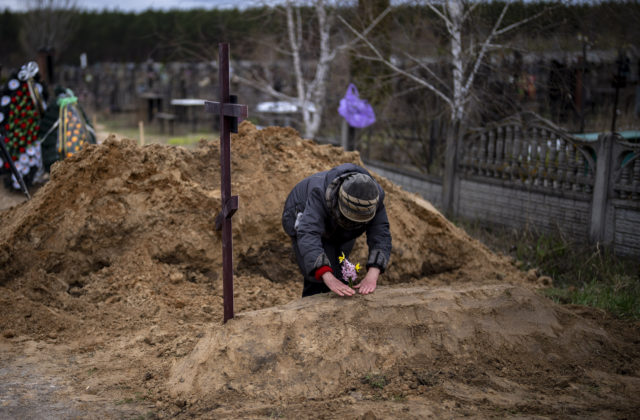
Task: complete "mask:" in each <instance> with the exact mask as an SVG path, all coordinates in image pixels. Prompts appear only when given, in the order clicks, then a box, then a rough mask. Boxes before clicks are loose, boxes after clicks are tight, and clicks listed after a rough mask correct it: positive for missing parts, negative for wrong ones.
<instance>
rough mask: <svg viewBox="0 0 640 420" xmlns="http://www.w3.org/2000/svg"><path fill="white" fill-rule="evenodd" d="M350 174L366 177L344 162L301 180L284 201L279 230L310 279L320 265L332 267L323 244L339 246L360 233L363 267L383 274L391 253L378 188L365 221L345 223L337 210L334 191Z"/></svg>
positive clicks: (382, 204) (389, 235)
mask: <svg viewBox="0 0 640 420" xmlns="http://www.w3.org/2000/svg"><path fill="white" fill-rule="evenodd" d="M352 172H359V173H363V174H367V175H370V174H369V173H368V172H367V171H366V170H365V169H363V168H361V167H360V166H357V165H354V164H352V163H345V164H342V165H340V166H337V167H335V168H333V169H331V170H329V171H324V172H319V173H316V174H314V175H311V176H310V177H307V178H305V179H303V180H302V181H300V182H299V183H298V184H297V185H296V186H295V187H294V188H293V190H292V191H291V193H289V196H288V197H287V200H286V201H285V204H284V211H283V213H282V227H283V228H284V231H285V232H286V233H287V234H288V235H289V236H291V237H292V238H294V239H295V240H296V242H297V245H298V249H299V251H300V253H301V254H302V257H303V259H304V267H305V270H306V272H307V273H306V274H308V275H311V276H313V274H314V272H315V270H316V269H318V268H320V267H322V266H324V265H328V266H331V265H332V264H331V262H330V261H329V258H328V257H327V255H326V254H325V252H324V249H323V243H326V244H331V245H335V246H339V245H341V244H344V243H346V242H349V241H351V240H353V239H355V238H357V237H358V236H360V235H362V234H363V233H364V232H366V233H367V245H368V246H369V258H368V260H367V268H369V267H371V266H373V267H378V268H379V269H380V270H381V271H382V272H384V270H385V269H386V267H387V263H388V262H389V256H390V254H391V233H390V231H389V220H388V218H387V211H386V209H385V206H384V191H383V189H382V187H381V186H380V185H379V184H378V189H379V191H380V196H379V200H378V208H377V210H376V215H375V217H374V218H373V219H371V220H370V221H369V222H367V223H354V222H350V221H347V220H346V219H344V218H343V217H342V216H341V215H340V212H339V210H338V204H337V200H338V190H339V189H340V185H341V184H342V181H343V180H344V178H346V176H348V175H349V173H352ZM298 215H300V216H298ZM297 218H298V223H297V226H296V219H297Z"/></svg>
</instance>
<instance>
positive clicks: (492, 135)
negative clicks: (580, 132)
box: [368, 114, 640, 257]
mask: <svg viewBox="0 0 640 420" xmlns="http://www.w3.org/2000/svg"><path fill="white" fill-rule="evenodd" d="M458 162H459V166H458V171H457V174H456V188H455V192H456V197H455V214H456V215H458V216H462V217H465V218H470V219H476V220H480V221H485V222H489V223H494V224H500V225H504V226H510V227H513V228H517V229H521V228H525V227H527V226H528V227H532V228H535V229H537V230H541V231H548V232H552V231H555V230H558V229H559V230H560V231H562V232H563V233H564V234H567V235H569V236H571V237H573V238H574V239H575V240H577V241H587V240H589V241H591V242H592V243H601V244H608V245H611V246H612V247H613V249H614V251H615V252H616V253H617V254H620V255H628V256H638V257H640V143H636V142H632V141H626V140H624V139H623V138H622V137H621V136H620V135H619V134H616V133H607V134H602V135H600V136H599V137H598V138H597V139H593V140H583V139H580V138H577V137H574V136H572V135H570V134H568V133H566V132H563V131H562V130H560V129H558V128H557V127H554V126H553V124H552V123H550V122H548V121H546V120H544V119H542V118H539V117H536V116H532V115H529V114H523V115H520V116H518V117H512V118H510V119H507V120H504V121H501V122H499V123H496V124H493V125H491V126H487V127H484V128H483V129H480V130H473V131H470V132H468V133H467V135H466V136H465V138H464V141H463V145H462V148H461V155H460V157H459V159H458ZM368 165H369V166H370V167H371V168H372V169H373V170H374V171H378V172H379V173H380V174H381V175H384V176H386V177H388V178H390V179H391V180H392V181H394V182H396V183H399V184H400V185H403V186H405V188H406V189H408V190H410V191H414V192H418V193H420V194H422V195H423V196H424V197H425V198H426V199H428V200H430V201H432V202H433V204H434V205H436V206H438V205H439V204H440V203H441V201H440V200H438V199H437V197H436V196H435V195H434V192H435V191H440V190H441V183H439V182H434V180H432V179H428V178H425V177H424V176H414V177H412V176H411V175H409V174H407V173H406V172H405V173H400V172H397V171H395V172H394V171H393V169H392V168H389V167H388V166H382V165H380V164H377V163H376V162H368ZM409 178H412V179H411V180H409Z"/></svg>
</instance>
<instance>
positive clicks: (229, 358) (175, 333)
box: [0, 123, 639, 418]
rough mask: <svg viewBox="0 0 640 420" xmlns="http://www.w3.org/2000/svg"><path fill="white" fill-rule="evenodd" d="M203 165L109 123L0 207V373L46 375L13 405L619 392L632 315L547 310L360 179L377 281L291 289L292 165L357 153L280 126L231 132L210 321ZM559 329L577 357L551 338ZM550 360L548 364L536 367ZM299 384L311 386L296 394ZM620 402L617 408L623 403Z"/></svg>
mask: <svg viewBox="0 0 640 420" xmlns="http://www.w3.org/2000/svg"><path fill="white" fill-rule="evenodd" d="M218 162H219V149H218V144H217V141H212V142H207V141H202V142H201V143H200V144H199V146H198V148H197V149H195V150H187V149H183V148H175V147H168V146H160V145H148V146H145V147H139V146H137V145H136V144H135V143H134V142H132V141H130V140H122V141H120V140H117V139H116V138H115V137H110V138H109V139H107V140H106V141H104V142H103V144H101V145H97V146H91V147H88V148H87V149H85V150H83V151H82V152H81V153H79V154H77V155H74V156H73V157H71V158H70V159H67V160H65V161H63V162H60V163H57V164H56V165H54V167H53V170H52V174H51V180H50V182H49V183H48V184H47V185H45V186H44V187H43V188H41V189H40V190H39V191H38V192H37V193H36V194H35V196H34V197H33V199H32V200H30V201H29V202H26V203H23V204H20V205H18V206H16V207H13V208H11V209H9V210H7V211H4V212H2V213H0V217H1V223H0V333H1V334H0V361H1V362H2V366H3V369H1V370H0V382H3V383H6V384H16V383H19V381H21V380H22V379H20V378H25V377H27V376H28V377H41V378H49V379H48V380H49V382H48V383H51V384H53V385H55V386H54V387H48V386H43V387H40V388H38V389H37V390H34V389H29V384H24V386H18V387H13V385H11V386H10V387H5V388H2V387H0V388H2V393H11V392H14V391H11V390H12V389H22V390H24V392H25V395H27V397H25V398H26V399H25V401H31V400H29V397H28V396H29V395H31V394H32V393H33V392H36V391H37V392H44V393H45V394H46V393H47V392H49V394H46V395H42V398H36V399H35V400H33V401H36V402H37V406H38V409H39V410H42V406H43V404H44V405H46V404H50V403H51V401H53V402H54V403H55V401H56V399H59V400H61V401H65V403H66V404H63V405H61V406H60V407H67V406H69V407H70V408H69V409H68V410H69V411H67V413H66V414H67V415H65V414H64V412H63V413H61V414H60V416H61V417H65V416H67V417H71V416H72V414H73V416H75V415H76V413H85V414H86V416H85V417H89V418H90V417H92V416H93V417H95V418H99V417H104V416H103V415H102V414H101V413H111V414H113V413H118V410H119V407H122V408H123V409H122V410H121V411H120V417H130V416H132V415H141V414H143V415H147V414H149V412H151V414H153V415H156V416H158V417H165V416H180V415H184V416H186V417H188V416H191V415H197V414H199V415H202V416H207V415H208V413H209V411H211V410H213V409H215V410H216V415H217V416H218V417H225V416H226V417H238V416H240V417H262V416H264V417H273V416H274V415H275V416H286V417H294V416H299V415H302V416H309V415H310V413H313V414H314V415H315V414H318V417H322V416H334V415H343V416H347V417H354V416H357V415H361V414H362V415H368V414H367V409H370V408H371V407H374V408H376V407H377V408H376V409H379V410H380V412H381V413H386V415H388V416H391V415H392V414H391V413H395V414H393V417H403V416H404V417H407V416H408V415H401V416H398V415H396V414H397V413H398V412H399V413H400V414H402V413H404V414H406V412H405V411H404V410H405V409H407V410H409V411H411V412H413V411H415V413H418V414H416V415H418V416H420V417H423V416H424V415H426V414H429V413H432V414H433V413H436V411H438V410H441V409H440V408H439V409H438V410H436V411H434V409H433V404H434V403H436V404H439V406H440V405H441V406H442V407H448V408H447V410H452V411H453V412H455V413H460V414H468V413H471V414H473V413H474V412H479V413H481V414H487V413H493V410H503V409H504V407H508V409H509V410H512V409H514V407H515V408H517V407H519V406H520V405H522V407H523V410H524V412H533V413H541V414H545V413H547V411H544V410H548V412H549V413H552V414H558V413H564V412H565V411H562V410H565V409H567V407H568V409H575V410H577V412H580V413H584V412H587V413H589V412H591V411H589V410H592V411H593V412H596V413H599V414H602V413H605V414H606V413H609V411H610V410H614V408H613V407H615V404H617V401H618V400H617V399H615V398H617V397H615V398H614V396H615V395H617V394H619V395H631V394H629V393H630V392H636V391H637V390H638V386H637V383H638V382H637V381H638V372H639V368H638V361H637V360H638V350H637V347H638V342H637V339H636V341H633V340H631V341H630V339H628V337H634V336H635V337H637V336H638V334H637V328H636V327H627V326H625V327H624V328H623V327H620V328H618V327H616V328H615V332H612V330H611V329H607V330H606V333H603V332H602V330H601V329H599V327H598V326H597V324H590V323H588V322H587V321H586V320H584V319H583V318H581V317H571V316H569V315H567V313H566V311H565V312H563V311H562V310H560V309H559V307H557V306H556V305H554V304H552V303H550V302H547V301H545V300H543V299H541V298H539V297H537V296H536V295H535V294H533V293H532V292H531V291H530V290H529V289H526V288H523V287H524V286H525V285H526V286H532V287H536V286H537V282H538V281H539V280H538V278H537V276H536V275H535V274H533V273H529V274H527V275H525V274H523V273H521V272H519V271H518V270H517V269H515V268H514V267H513V266H512V264H511V262H510V261H509V260H508V259H506V258H504V257H501V256H497V255H495V254H493V253H491V252H490V251H489V250H487V249H486V248H485V247H484V246H482V245H481V244H480V243H479V242H477V241H475V240H473V239H471V238H470V237H468V236H467V235H466V234H465V233H464V232H463V231H462V230H460V229H458V228H456V227H455V226H454V225H453V224H451V223H450V222H449V221H447V220H446V219H445V218H444V217H443V216H442V215H441V214H440V213H438V212H437V211H436V210H435V209H434V208H433V207H432V206H431V205H430V204H429V203H427V202H426V201H424V200H422V199H420V198H418V197H417V196H415V195H412V194H408V193H406V192H405V191H403V190H402V189H400V188H399V187H397V186H395V185H393V184H392V183H390V182H388V181H387V180H385V179H383V178H380V177H377V179H378V181H379V182H380V183H381V184H382V186H383V187H384V189H385V191H386V193H387V212H388V215H389V219H390V225H391V231H392V236H393V252H392V255H391V261H390V266H389V269H388V271H387V272H386V273H385V274H384V275H383V276H382V277H381V282H380V283H381V289H380V290H379V291H377V292H376V294H374V295H373V296H367V297H363V296H357V297H355V298H353V299H337V298H335V297H333V296H330V295H327V296H318V297H313V298H309V299H305V300H299V299H298V297H299V296H300V293H301V289H302V284H301V279H300V275H299V273H298V272H297V268H296V264H295V262H294V260H293V258H292V252H291V249H290V244H289V240H288V238H287V236H286V235H285V233H284V232H283V231H282V228H281V225H280V214H281V211H282V206H283V203H284V200H285V197H286V195H287V194H288V192H289V191H290V189H291V188H292V187H293V186H294V185H295V183H296V182H298V181H299V180H300V179H302V178H304V177H305V176H307V175H310V174H312V173H314V172H317V171H321V170H326V169H329V168H331V167H333V166H336V165H339V164H341V163H345V162H353V163H359V164H361V161H360V159H359V156H358V154H357V153H345V152H344V151H343V150H342V149H340V148H336V147H333V146H319V145H317V144H315V143H314V142H311V141H308V140H303V139H301V138H300V137H299V136H298V134H297V132H295V131H294V130H291V129H283V128H277V127H271V128H267V129H264V130H257V129H256V128H255V127H254V126H252V125H251V124H249V123H243V124H242V125H241V127H240V133H239V134H238V135H235V136H233V137H232V181H233V187H232V190H233V193H234V194H237V195H238V196H239V197H240V209H239V210H238V212H237V213H236V214H235V216H234V219H233V239H234V269H235V271H236V276H235V285H234V286H235V288H234V291H235V306H236V313H237V314H238V318H237V319H235V320H233V321H232V322H230V323H228V324H226V325H222V324H221V318H222V298H221V295H222V286H221V253H222V252H221V235H220V233H219V232H216V231H215V230H214V219H215V216H216V212H217V210H218V209H219V208H220V185H219V178H220V177H219V165H218ZM374 175H375V174H374ZM366 251H367V250H366V245H365V244H364V240H361V241H359V242H358V243H357V244H356V248H355V249H354V253H353V255H352V257H351V259H352V260H353V261H354V262H357V261H360V262H362V261H364V260H365V259H366ZM434 287H437V289H433V288H434ZM405 289H406V290H405ZM287 303H289V305H288V306H277V305H284V304H287ZM494 307H495V309H494ZM265 308H270V309H265ZM261 309H265V311H264V312H250V311H254V310H261ZM529 315H531V320H535V321H531V320H527V319H526V316H529ZM511 317H515V319H513V320H511ZM367 318H370V320H371V322H367ZM320 321H322V322H323V325H329V326H331V329H326V328H325V329H322V328H321V326H320V325H318V323H319V322H320ZM598 322H601V321H598ZM583 323H585V324H583ZM449 324H451V325H449ZM538 324H539V325H538ZM536 325H538V329H536ZM616 325H618V324H616ZM625 325H626V324H625ZM520 328H522V329H523V330H522V331H520V330H519V329H520ZM301 334H304V335H305V336H304V337H302V336H301ZM323 334H324V335H323ZM634 334H635V335H634ZM579 337H582V339H583V341H584V343H586V347H585V350H584V351H583V352H582V353H580V352H576V351H575V350H571V348H572V346H573V343H578V342H579ZM224 340H228V342H225V343H224V344H223V341H224ZM598 340H600V341H598ZM196 343H199V344H198V347H197V350H196V352H195V353H193V354H192V355H191V352H192V350H193V349H194V346H195V345H196ZM343 343H344V347H341V346H342V344H343ZM598 343H600V344H598ZM630 343H631V344H630ZM552 345H557V346H558V349H559V350H558V351H556V352H555V353H549V354H551V356H548V355H546V354H545V355H543V356H541V357H542V359H540V360H541V361H539V362H538V361H536V362H535V363H534V360H536V359H535V356H534V355H535V353H536V351H538V352H540V353H544V352H542V350H549V349H550V348H551V347H552ZM576 345H577V344H576ZM507 350H508V351H507ZM598 351H599V352H600V353H598ZM492 352H495V353H497V354H498V355H497V356H496V357H495V358H492V357H491V356H489V354H491V353H492ZM554 355H555V356H554ZM187 356H188V357H187ZM547 356H548V357H551V359H545V358H544V357H547ZM185 357H186V358H185ZM465 357H467V359H465ZM554 358H555V359H554ZM183 359H184V360H183ZM552 359H553V360H555V361H556V362H557V363H559V366H562V369H560V370H559V371H553V370H552V371H551V372H547V371H545V370H544V369H547V367H548V366H550V363H553V360H552ZM556 359H557V360H556ZM345 360H347V362H345ZM465 361H466V362H465ZM595 361H599V363H601V365H602V366H603V367H602V368H601V369H602V372H604V373H602V375H601V376H602V378H603V381H604V382H598V387H599V388H597V389H598V392H597V393H595V394H594V396H592V398H587V397H588V395H587V394H586V392H587V391H585V389H587V388H588V387H592V388H593V386H594V383H595V382H589V381H590V380H591V379H588V380H587V379H585V380H584V381H583V380H582V379H579V378H581V377H582V376H580V375H582V373H578V372H584V371H586V370H589V369H591V367H592V366H594V365H595V363H596V362H595ZM463 362H464V363H463ZM173 365H176V367H175V368H174V370H173V373H171V366H173ZM410 366H415V368H412V370H408V369H409V367H410ZM4 367H6V368H4ZM13 367H16V368H13ZM17 367H19V368H20V369H21V370H20V369H17ZM405 368H406V369H405ZM432 368H433V369H432ZM436 368H437V369H436ZM616 369H619V370H620V372H622V373H619V374H618V376H615V375H616V374H615V373H614V372H617V371H616ZM485 371H489V372H492V373H490V374H489V377H488V378H489V379H487V377H485V376H483V375H484V374H483V373H482V372H485ZM25 372H27V373H26V374H25ZM541 372H544V373H541ZM589 372H591V371H589ZM594 372H595V371H594ZM25 375H26V376H25ZM380 375H382V376H380ZM405 375H409V376H408V378H413V379H406V378H405ZM412 375H413V376H412ZM589 375H592V376H589V378H595V377H596V376H597V375H598V373H597V372H596V373H593V374H592V373H590V374H589ZM593 375H595V376H593ZM383 377H384V378H383ZM542 377H544V380H542V379H541V378H542ZM514 378H519V379H518V380H516V379H514ZM548 378H551V379H548ZM576 378H578V379H576ZM383 379H384V380H383ZM547 379H548V380H547ZM16 381H18V382H16ZM278 381H280V382H278ZM287 381H291V384H289V383H288V382H287ZM363 381H364V382H363ZM388 381H389V384H391V385H388V386H387V384H386V383H387V382H388ZM545 381H546V382H545ZM549 381H555V382H553V383H554V384H555V385H554V388H553V390H554V391H553V392H547V391H546V387H547V385H548V384H549V383H551V382H549ZM594 381H595V380H594ZM285 382H286V383H285ZM383 382H384V385H383ZM463 384H464V385H463ZM474 384H476V385H477V386H480V387H483V386H485V385H486V387H487V389H488V390H487V391H486V392H485V391H483V392H485V393H484V394H481V393H478V394H473V395H484V396H483V397H482V399H481V400H480V401H478V400H477V399H474V398H476V397H473V398H472V397H468V398H467V397H466V396H465V394H464V392H466V391H464V390H465V389H471V388H468V387H471V386H476V385H474ZM483 384H485V385H483ZM602 384H606V386H605V385H602ZM576 386H577V387H578V388H575V387H576ZM465 387H467V388H465ZM512 387H519V388H517V389H519V390H521V391H522V393H521V394H518V395H519V396H518V397H517V398H515V400H509V401H510V402H509V401H507V402H506V403H504V404H503V402H504V401H503V400H501V399H500V398H507V396H506V395H505V394H504V392H502V391H501V390H505V389H510V388H512ZM585 387H586V388H585ZM172 388H175V389H176V391H175V392H170V390H171V389H172ZM592 388H589V389H592ZM49 389H55V390H57V391H55V392H56V394H55V395H52V394H50V392H53V391H47V390H49ZM576 389H577V391H576ZM345 390H346V391H347V392H349V395H347V396H345V394H344V392H345ZM460 390H463V391H460ZM16 392H17V391H16ZM21 392H22V391H21ZM474 392H475V391H474ZM478 392H479V391H478ZM492 392H494V393H495V395H496V399H492V397H491V395H494V394H491V393H492ZM628 392H629V393H628ZM551 393H552V394H554V395H555V394H558V397H557V399H555V400H553V399H552V400H551V401H552V402H553V401H555V402H553V403H550V404H546V405H544V406H543V407H544V409H542V410H537V411H535V410H533V411H531V409H530V407H531V403H530V398H533V397H535V398H537V397H538V396H540V397H541V398H542V397H544V398H551V397H552V395H550V394H551ZM489 394H491V395H489ZM596 394H597V395H596ZM308 396H311V397H313V398H315V399H314V400H310V401H302V400H303V399H305V398H307V397H308ZM247 397H251V398H252V399H255V400H256V402H255V404H248V403H247V401H246V398H247ZM11 398H12V399H13V400H14V401H18V400H19V399H18V398H17V397H15V396H14V397H11ZM11 398H10V399H11ZM211 398H213V399H215V401H211ZM478 398H479V397H478ZM611 398H614V399H611ZM485 399H486V401H485ZM564 399H566V401H565V400H564ZM609 400H611V401H616V402H615V403H610V402H607V401H609ZM627 400H628V402H627V403H625V404H622V405H621V406H620V407H622V408H620V410H622V411H621V412H622V413H627V412H629V411H628V410H629V407H630V406H631V405H634V404H636V405H637V399H634V398H632V397H629V398H628V399H627ZM3 401H4V400H3ZM19 401H22V400H19ZM501 401H502V402H501ZM562 401H565V402H562ZM283 404H288V406H287V407H288V408H287V407H285V406H284V405H283ZM554 404H555V405H554ZM563 404H565V405H563ZM612 404H613V405H612ZM216 405H218V408H215V407H216ZM97 406H100V407H101V408H100V410H101V411H99V412H97V411H93V412H92V411H91V410H92V407H97ZM11 407H12V408H11V410H14V411H10V412H6V411H3V408H2V406H0V417H3V415H7V416H8V415H11V416H14V417H15V416H17V417H33V416H32V415H30V414H33V413H30V412H29V411H28V410H27V411H23V412H20V411H19V410H20V406H19V405H18V406H15V405H11ZM238 407H243V409H244V410H245V411H244V412H242V413H241V412H240V411H238ZM429 407H431V408H429ZM124 408H126V410H125V409H124ZM15 410H18V411H15ZM203 410H205V411H203ZM398 410H403V411H398ZM474 410H475V411H474ZM478 410H480V411H478ZM527 410H529V411H527ZM608 410H609V411H608ZM614 411H615V410H614ZM438 412H439V413H441V412H440V411H438ZM15 413H18V414H15ZM238 413H241V414H238ZM340 413H341V414H340ZM111 414H110V415H109V416H111ZM436 414H437V413H436ZM113 417H118V414H113ZM369 417H370V416H369Z"/></svg>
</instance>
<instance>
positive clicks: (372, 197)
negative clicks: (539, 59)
mask: <svg viewBox="0 0 640 420" xmlns="http://www.w3.org/2000/svg"><path fill="white" fill-rule="evenodd" d="M378 196H379V194H378V184H376V182H375V181H374V180H373V178H371V177H370V176H369V175H365V174H361V173H354V174H353V175H350V176H348V177H347V178H346V179H345V180H344V181H343V182H342V185H341V186H340V191H339V193H338V207H339V209H340V213H342V215H343V216H344V217H346V218H347V219H349V220H351V221H353V222H358V223H365V222H368V221H369V220H371V219H373V218H374V217H375V215H376V209H377V208H378Z"/></svg>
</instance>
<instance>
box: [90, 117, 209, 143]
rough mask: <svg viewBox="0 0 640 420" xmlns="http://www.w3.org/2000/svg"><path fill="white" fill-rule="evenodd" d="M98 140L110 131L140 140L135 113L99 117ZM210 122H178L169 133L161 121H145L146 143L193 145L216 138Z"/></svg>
mask: <svg viewBox="0 0 640 420" xmlns="http://www.w3.org/2000/svg"><path fill="white" fill-rule="evenodd" d="M96 122H97V124H96V125H97V127H96V128H97V131H98V141H103V140H104V139H105V138H106V136H108V135H109V134H110V133H115V134H117V135H118V136H119V137H123V138H128V139H132V140H136V141H140V126H139V125H138V121H137V118H136V115H134V114H110V115H107V116H103V117H99V118H98V119H97V121H96ZM207 125H208V124H204V122H200V124H199V125H198V126H197V127H195V130H194V127H193V125H192V124H181V123H178V122H176V123H175V126H174V130H173V133H169V128H168V127H166V128H165V130H163V127H162V124H161V122H160V121H152V122H150V123H149V122H146V121H145V122H144V123H143V131H144V143H145V144H152V143H157V144H169V145H173V146H183V147H193V146H194V145H195V144H196V143H198V141H200V139H203V138H204V139H207V140H215V139H217V138H218V136H219V134H218V133H217V132H214V131H213V129H212V128H210V127H207Z"/></svg>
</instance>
